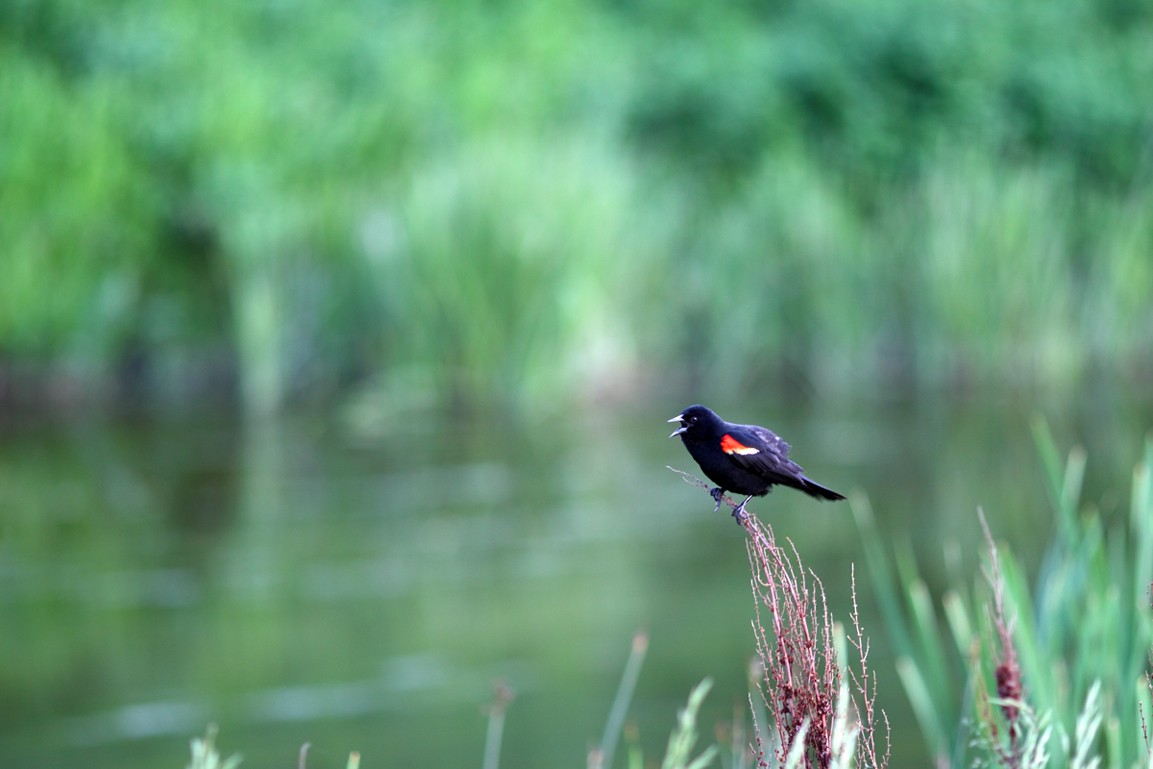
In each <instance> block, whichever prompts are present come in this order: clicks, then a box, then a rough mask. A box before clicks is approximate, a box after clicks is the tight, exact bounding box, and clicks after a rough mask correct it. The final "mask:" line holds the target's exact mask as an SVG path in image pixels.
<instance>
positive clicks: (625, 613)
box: [0, 393, 1153, 769]
mask: <svg viewBox="0 0 1153 769" xmlns="http://www.w3.org/2000/svg"><path fill="white" fill-rule="evenodd" d="M687 403H688V401H682V400H681V399H669V400H667V401H665V402H661V403H651V404H646V405H643V406H633V407H621V408H618V409H613V410H606V409H604V408H597V409H591V408H586V409H582V408H580V407H574V408H572V409H570V410H569V411H567V412H566V413H565V414H564V415H563V417H562V416H557V417H556V418H553V419H548V418H538V419H527V418H514V417H511V416H509V415H507V414H484V415H476V416H471V417H468V418H460V417H457V418H449V417H445V416H437V415H433V414H420V415H417V414H396V415H389V414H362V413H354V412H349V411H343V412H335V413H325V414H317V413H310V414H296V415H289V416H287V417H285V418H282V419H280V420H277V421H272V422H265V423H259V424H249V425H242V424H241V423H240V422H239V421H238V420H237V419H236V418H235V417H233V416H231V415H228V414H219V413H217V414H197V415H181V416H168V417H164V418H156V417H153V418H147V419H145V418H141V417H123V418H113V417H91V418H86V419H77V418H75V417H71V418H69V419H67V420H63V419H57V420H51V419H38V420H32V419H17V418H14V417H12V416H11V415H9V416H8V417H6V418H5V422H4V423H3V426H2V427H0V652H2V655H3V665H2V666H0V764H2V765H3V766H13V767H16V766H19V767H56V766H69V765H71V766H76V765H83V766H85V767H89V768H91V769H103V768H104V767H117V769H136V768H137V767H141V768H143V767H150V768H151V767H181V766H184V765H185V764H186V763H187V760H188V740H189V739H190V738H191V737H194V736H197V735H200V734H203V732H204V729H205V727H206V725H207V724H209V723H216V724H218V725H219V727H220V737H219V743H220V746H221V749H222V751H223V752H225V753H232V752H240V753H242V754H243V755H244V759H245V760H244V764H243V765H244V766H274V765H275V766H295V765H296V760H297V758H296V757H297V753H298V751H299V749H300V746H301V744H302V743H304V742H309V743H310V744H311V750H310V754H309V760H308V765H309V766H310V767H313V769H316V768H318V767H337V766H344V762H345V759H346V757H347V755H348V752H349V751H353V750H356V751H359V752H360V753H361V755H362V764H361V765H362V766H365V767H388V766H465V765H479V764H480V763H481V757H482V751H483V746H484V734H485V728H486V716H485V705H486V703H487V702H489V701H490V699H491V697H492V688H493V684H494V682H495V681H498V680H503V681H505V682H507V683H508V685H509V686H511V687H512V689H513V690H514V691H515V694H516V698H515V700H514V701H513V702H512V704H511V706H510V707H509V710H508V714H507V721H506V727H505V734H504V745H503V753H502V760H501V765H502V766H503V767H507V768H508V769H518V768H521V767H524V768H527V767H541V766H564V765H567V766H580V765H583V764H584V762H585V760H586V754H587V751H588V749H589V748H590V746H591V745H592V744H593V743H594V741H595V740H596V739H597V738H598V737H599V735H600V733H601V730H602V728H603V726H604V721H605V718H606V716H607V714H608V711H609V707H610V704H611V701H612V697H613V694H614V691H615V689H616V686H617V683H618V681H619V678H620V673H621V669H622V667H623V665H624V663H625V660H626V658H627V656H628V651H629V647H630V642H631V638H632V636H633V633H634V632H635V631H636V630H638V629H644V630H646V631H647V632H648V634H649V638H650V645H649V654H648V657H647V659H646V661H645V665H644V668H643V670H642V672H641V676H640V680H639V683H638V686H637V691H636V695H635V699H634V703H633V707H632V711H631V713H632V715H631V717H630V720H631V722H632V723H634V724H635V725H636V727H637V733H638V734H639V741H640V744H641V746H642V747H643V749H644V751H645V755H646V758H647V759H649V760H656V759H657V758H658V757H659V755H660V754H661V753H662V752H663V748H664V744H665V741H666V739H667V736H668V732H669V730H670V728H671V727H672V725H673V721H674V718H675V713H676V710H677V708H678V707H680V706H681V705H683V702H684V700H685V698H686V696H687V694H688V692H689V690H690V689H691V688H692V687H693V686H694V685H695V684H696V683H697V682H699V681H700V680H701V679H702V678H705V677H706V676H710V677H712V678H713V679H714V680H715V686H714V689H713V691H712V693H711V694H710V695H709V698H708V701H707V704H706V711H705V713H704V715H703V724H704V725H705V730H704V731H705V735H704V737H705V739H706V740H708V739H712V738H713V736H714V733H713V725H714V724H722V723H724V722H729V721H731V720H732V718H733V715H734V712H736V713H737V714H739V715H741V716H742V717H743V716H744V712H745V710H746V709H747V706H746V693H747V690H748V688H747V687H748V684H747V680H746V670H747V668H748V662H749V660H750V658H751V655H752V654H753V652H754V645H753V637H752V632H751V629H750V620H751V618H752V599H751V595H750V590H749V582H748V565H747V562H746V555H745V545H744V536H743V532H742V530H741V529H739V528H738V527H737V526H735V525H733V522H732V519H731V518H730V517H729V516H728V515H726V514H724V513H713V512H712V501H711V500H710V499H709V497H708V496H707V495H706V494H705V493H704V492H703V491H701V490H699V489H695V488H693V487H691V486H688V485H686V484H684V483H683V482H681V480H680V479H679V478H678V477H677V476H676V475H674V474H673V473H671V472H669V471H668V470H667V469H666V465H672V466H674V467H678V468H681V469H685V470H691V471H696V468H695V466H694V465H693V464H692V462H691V460H690V459H689V457H688V455H687V454H686V453H685V452H684V450H683V448H682V447H681V445H680V442H679V441H673V440H667V439H666V435H667V434H668V432H669V429H670V428H669V426H668V425H666V424H665V420H666V419H668V418H669V417H671V416H673V415H674V414H676V413H678V412H679V411H680V409H681V408H682V407H684V406H685V405H687ZM711 405H714V406H715V407H716V408H717V410H718V411H720V413H722V414H723V415H725V416H727V417H729V418H730V419H734V420H737V421H750V422H759V423H761V424H766V425H769V426H771V427H772V428H774V429H775V430H777V431H778V432H779V433H781V434H782V435H783V436H784V437H785V438H786V439H787V440H789V441H790V442H791V443H792V444H793V447H794V448H793V455H794V457H795V458H796V459H797V460H798V461H799V462H800V463H801V464H802V465H804V466H805V468H806V470H807V471H808V472H809V474H810V475H811V476H812V477H814V478H815V479H817V480H818V481H820V482H822V483H824V484H827V485H829V486H831V487H833V488H835V489H838V490H841V491H843V492H861V493H864V494H866V495H868V497H869V499H870V502H871V504H872V506H873V508H874V511H875V514H876V516H877V518H878V521H879V525H880V527H881V530H882V531H883V532H886V533H887V534H891V536H892V538H893V539H895V540H896V539H905V540H908V541H910V542H911V543H912V544H913V546H914V549H915V550H916V552H917V553H918V555H919V557H920V559H921V562H922V564H923V568H924V569H925V572H926V576H927V578H928V579H929V582H930V585H931V586H932V588H933V589H934V590H935V591H937V590H940V589H941V588H942V587H943V585H944V580H945V574H944V568H945V567H944V566H942V561H943V559H942V553H943V552H944V550H948V552H950V553H953V554H954V555H958V554H959V556H958V557H959V558H960V559H961V560H962V568H963V569H967V570H968V571H969V572H971V573H973V574H974V575H975V574H976V566H977V563H978V560H977V558H978V555H979V551H980V547H979V534H978V526H977V521H976V516H975V509H976V508H977V506H978V505H983V506H984V507H985V509H986V511H987V512H988V514H989V518H990V521H991V523H992V525H993V527H994V529H995V531H996V533H997V535H998V537H999V538H1001V539H1002V540H1004V541H1006V542H1008V543H1009V544H1010V546H1011V547H1013V548H1014V550H1015V551H1016V552H1017V553H1018V555H1021V556H1022V557H1023V558H1024V559H1025V560H1026V562H1027V563H1028V562H1030V559H1036V558H1037V557H1038V556H1039V552H1040V548H1041V547H1043V545H1044V542H1045V537H1042V536H1038V534H1037V532H1048V531H1050V525H1051V522H1050V516H1049V512H1048V510H1049V506H1048V501H1047V498H1046V492H1045V487H1044V484H1043V481H1042V473H1041V470H1040V466H1039V461H1038V459H1037V452H1036V450H1035V448H1034V442H1033V437H1032V434H1031V430H1030V420H1031V419H1032V418H1033V417H1034V416H1036V415H1041V416H1043V417H1044V418H1046V419H1047V420H1048V422H1049V424H1050V426H1051V427H1052V430H1053V433H1054V435H1055V437H1056V439H1057V441H1058V444H1059V446H1060V447H1061V448H1062V450H1065V449H1068V448H1069V447H1070V446H1071V445H1072V444H1074V443H1080V444H1082V445H1085V446H1086V448H1087V449H1088V450H1089V474H1088V478H1087V496H1089V497H1091V498H1092V499H1093V500H1094V501H1095V502H1097V503H1098V504H1099V505H1100V507H1101V508H1102V510H1103V512H1104V513H1105V514H1110V512H1111V511H1116V510H1119V509H1121V508H1123V506H1124V504H1125V503H1126V500H1127V490H1128V483H1129V473H1130V471H1131V469H1132V465H1133V463H1134V462H1135V461H1136V459H1137V458H1138V456H1139V449H1140V445H1141V441H1142V440H1143V437H1144V435H1145V433H1146V432H1147V431H1148V430H1149V428H1150V427H1151V426H1153V403H1151V402H1150V400H1149V398H1148V397H1146V396H1142V397H1132V396H1129V397H1125V396H1119V395H1117V394H1114V393H1094V394H1081V395H1079V396H1077V397H1075V398H1072V399H1070V400H1069V401H1061V400H1060V399H1052V400H1051V401H1050V402H1043V401H1038V400H1036V399H1034V400H1031V401H1030V402H1028V403H1019V402H1013V401H1011V400H1008V399H989V398H971V399H968V400H955V399H937V398H929V397H925V398H921V399H916V400H902V401H893V402H889V403H876V402H871V403H864V402H862V403H845V404H839V405H836V406H833V407H831V408H830V407H828V406H823V407H822V408H820V409H818V408H817V407H816V406H815V405H814V404H806V403H788V404H782V402H781V401H779V400H775V399H770V398H765V399H764V400H763V402H761V403H759V404H758V406H757V407H756V408H752V409H750V408H748V405H747V404H745V406H744V408H743V409H742V407H741V406H739V405H734V404H711ZM750 509H751V510H752V511H753V512H755V513H757V514H759V515H760V516H761V517H762V518H765V519H767V520H769V521H771V522H772V524H773V526H774V527H775V528H776V530H777V532H778V535H779V536H781V535H783V536H788V537H790V538H792V539H793V540H794V541H795V543H796V546H797V548H798V551H799V552H800V554H801V555H802V557H803V558H804V560H805V562H806V564H807V566H809V567H810V568H812V569H813V570H814V571H815V572H817V573H818V574H819V575H820V577H821V578H822V580H823V581H824V584H825V587H826V589H827V591H828V593H829V602H830V606H831V608H832V610H833V612H834V614H835V615H837V616H839V617H846V616H847V606H848V604H847V601H848V580H849V569H850V564H852V563H856V564H857V565H858V569H862V568H864V561H863V558H864V557H863V553H862V552H861V548H860V546H859V543H858V541H857V534H856V529H855V526H854V525H853V522H852V521H853V519H852V515H851V513H850V509H849V507H848V503H839V504H836V505H833V504H827V503H826V504H822V503H819V502H816V501H812V500H810V499H808V498H807V497H804V496H802V495H800V494H796V493H793V492H790V491H787V490H778V491H777V492H775V493H773V494H771V495H770V496H768V497H766V498H763V499H759V500H754V501H753V502H752V503H750ZM858 585H859V588H860V593H861V595H860V599H861V604H862V614H863V620H864V622H865V625H866V632H868V633H869V634H870V635H871V636H872V638H873V644H874V657H873V663H874V669H875V670H876V671H877V673H878V676H879V679H880V693H879V697H880V700H881V704H882V705H883V706H884V707H885V708H886V709H887V710H888V712H889V714H890V719H891V721H892V723H893V728H894V760H893V763H892V765H893V766H894V767H914V766H924V765H926V761H927V757H926V754H925V752H924V749H923V747H922V743H921V740H920V737H919V735H918V733H917V732H916V727H915V725H914V724H913V722H912V721H911V719H910V716H909V711H908V707H907V705H906V704H905V700H904V695H903V693H902V691H901V689H900V685H899V682H898V679H897V678H896V676H895V674H894V673H893V672H892V660H891V657H890V656H889V654H888V645H887V643H886V640H885V638H884V629H883V628H882V627H881V626H880V623H879V621H878V620H877V619H876V614H875V608H874V604H873V602H872V600H871V596H870V595H869V589H868V587H867V580H863V579H860V578H859V579H858ZM619 760H620V754H619V753H618V765H619Z"/></svg>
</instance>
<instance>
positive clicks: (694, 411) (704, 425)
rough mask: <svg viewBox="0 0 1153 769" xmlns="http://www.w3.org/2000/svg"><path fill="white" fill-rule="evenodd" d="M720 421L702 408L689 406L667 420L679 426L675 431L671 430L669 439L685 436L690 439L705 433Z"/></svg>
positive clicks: (706, 409)
mask: <svg viewBox="0 0 1153 769" xmlns="http://www.w3.org/2000/svg"><path fill="white" fill-rule="evenodd" d="M720 421H721V418H720V417H718V416H717V415H716V414H714V413H713V412H712V411H710V410H709V409H708V408H706V407H704V406H701V405H695V406H689V407H688V408H687V409H685V410H684V411H682V412H681V413H680V414H677V415H676V416H675V417H673V418H672V419H670V420H669V422H679V423H680V425H681V426H680V427H678V428H677V429H676V430H673V432H672V434H671V435H669V437H670V438H673V437H676V436H678V435H682V434H687V435H688V436H689V437H690V438H691V437H692V436H694V435H699V434H703V433H705V432H707V431H708V430H709V429H710V428H711V427H712V426H713V425H714V424H716V423H717V422H720Z"/></svg>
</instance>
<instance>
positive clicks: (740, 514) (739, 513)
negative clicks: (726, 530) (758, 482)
mask: <svg viewBox="0 0 1153 769" xmlns="http://www.w3.org/2000/svg"><path fill="white" fill-rule="evenodd" d="M752 498H753V495H752V494H750V495H749V496H747V497H745V501H744V502H742V503H740V504H739V505H737V506H736V508H735V509H734V510H733V518H734V519H735V520H736V522H737V525H738V526H741V525H743V524H744V522H745V521H746V520H748V517H749V514H748V513H746V512H745V505H747V504H748V503H749V500H750V499H752Z"/></svg>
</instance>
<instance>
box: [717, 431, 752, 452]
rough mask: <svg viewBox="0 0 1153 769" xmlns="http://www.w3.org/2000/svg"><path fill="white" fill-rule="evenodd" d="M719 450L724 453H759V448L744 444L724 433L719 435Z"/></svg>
mask: <svg viewBox="0 0 1153 769" xmlns="http://www.w3.org/2000/svg"><path fill="white" fill-rule="evenodd" d="M721 451H723V452H725V453H726V454H760V453H761V450H760V449H755V448H753V447H752V446H746V445H745V444H743V443H741V442H740V441H738V440H737V439H736V438H734V437H733V436H731V435H729V434H728V433H725V434H724V435H722V436H721Z"/></svg>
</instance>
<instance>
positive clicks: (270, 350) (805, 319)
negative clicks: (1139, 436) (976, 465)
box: [0, 0, 1153, 413]
mask: <svg viewBox="0 0 1153 769" xmlns="http://www.w3.org/2000/svg"><path fill="white" fill-rule="evenodd" d="M1150 39H1153V6H1151V5H1149V4H1148V3H1144V2H1140V0H1043V1H1042V0H1023V1H1021V2H1012V3H1010V2H1003V1H1001V0H971V1H970V2H965V3H956V2H941V1H937V0H932V1H930V2H916V3H912V2H901V1H900V0H869V1H868V2H861V1H860V0H852V1H851V2H850V1H849V0H812V1H810V2H787V1H785V0H761V1H760V2H732V3H725V4H710V5H704V6H702V5H701V4H699V3H696V2H682V1H680V0H669V1H667V2H655V0H619V1H617V2H576V1H575V0H561V1H560V2H550V3H541V2H530V1H529V0H505V1H504V2H483V3H482V2H457V3H418V2H388V3H385V2H368V1H367V0H352V1H350V2H343V3H337V4H333V3H322V2H317V1H315V0H275V1H273V0H266V1H264V2H249V3H233V2H225V1H224V0H197V1H196V2H191V1H190V0H168V1H167V2H162V3H156V2H141V1H139V0H138V1H135V2H117V3H111V2H91V0H85V1H84V2H79V1H78V0H10V1H9V2H6V3H4V4H3V5H0V104H2V105H3V106H2V108H0V135H2V137H3V141H2V143H0V242H2V243H3V258H2V259H0V395H2V396H3V397H4V399H6V400H7V401H8V402H10V403H11V402H17V403H29V402H33V401H34V402H41V403H43V402H51V403H67V402H76V401H79V402H91V401H92V400H94V399H95V400H104V399H112V398H117V397H121V396H125V395H128V396H131V397H134V398H136V397H141V396H146V397H147V398H149V399H152V400H155V401H158V402H162V403H164V402H168V403H174V402H183V401H186V400H187V399H189V398H224V399H227V400H232V399H233V398H235V399H236V400H237V401H238V402H240V403H242V404H244V406H245V407H246V409H247V410H248V411H250V412H254V413H259V412H271V411H276V410H279V409H281V408H283V407H284V406H285V405H286V404H288V403H291V402H294V401H296V400H299V399H317V398H322V399H329V398H332V397H342V396H348V395H355V394H357V393H370V394H372V395H374V396H375V395H384V396H387V398H386V401H387V402H390V403H396V402H398V401H408V400H411V399H419V400H423V401H435V402H438V403H455V404H460V403H466V404H467V403H470V402H475V401H480V402H497V403H502V404H516V405H522V406H526V407H529V408H535V407H540V406H547V405H551V404H556V403H564V402H567V401H571V400H572V399H581V398H588V397H596V398H605V397H610V396H611V397H621V396H626V397H627V396H629V395H635V394H636V393H637V392H639V391H642V390H643V388H644V387H645V386H646V384H647V383H652V382H657V381H663V382H673V383H676V384H680V385H682V386H686V387H692V386H693V385H694V383H699V382H700V381H701V380H702V379H703V378H704V377H706V376H710V375H712V374H714V373H719V372H723V376H720V377H717V379H718V380H721V381H717V382H714V383H713V384H712V387H713V389H715V390H721V391H728V392H730V393H735V392H741V391H744V390H746V389H748V388H750V387H754V386H756V387H759V386H764V385H773V384H776V385H780V384H786V385H791V384H796V383H802V384H803V386H804V387H805V388H806V389H807V390H809V391H812V392H816V393H820V394H821V396H822V397H825V398H836V397H838V396H839V395H843V394H847V393H850V392H860V391H862V390H868V391H879V392H883V391H886V390H889V389H891V388H893V387H898V386H899V387H914V388H915V387H918V386H923V385H930V386H936V385H941V384H948V385H957V384H959V385H969V384H973V383H997V384H999V385H1000V384H1009V385H1012V386H1021V387H1023V388H1026V389H1029V388H1032V387H1033V386H1035V385H1036V384H1037V383H1039V382H1044V383H1045V384H1046V386H1050V385H1053V386H1056V387H1058V388H1072V387H1076V386H1077V385H1079V384H1082V383H1083V382H1084V381H1085V379H1086V378H1087V377H1089V376H1090V374H1091V373H1092V372H1094V371H1101V370H1103V369H1105V370H1108V371H1110V372H1112V373H1114V374H1116V375H1117V376H1119V377H1121V378H1122V379H1125V380H1126V381H1131V382H1132V381H1145V380H1147V379H1148V378H1149V376H1150V375H1151V374H1153V371H1151V364H1150V361H1151V360H1153V333H1151V331H1153V302H1150V301H1149V300H1150V294H1151V287H1153V112H1151V110H1150V105H1153V46H1150V45H1149V40H1150Z"/></svg>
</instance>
